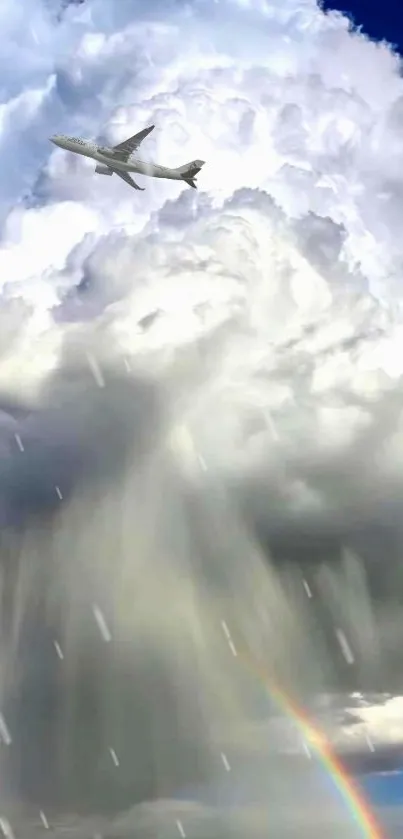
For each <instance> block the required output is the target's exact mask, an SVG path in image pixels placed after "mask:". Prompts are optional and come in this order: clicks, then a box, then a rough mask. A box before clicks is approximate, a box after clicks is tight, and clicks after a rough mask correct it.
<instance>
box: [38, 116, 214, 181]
mask: <svg viewBox="0 0 403 839" xmlns="http://www.w3.org/2000/svg"><path fill="white" fill-rule="evenodd" d="M153 128H155V126H154V125H150V126H149V127H148V128H143V130H142V131H139V132H138V134H134V136H133V137H129V138H128V139H127V140H124V141H123V142H122V143H118V145H117V146H112V147H110V148H109V147H108V146H98V145H97V144H96V143H95V142H93V141H92V140H84V139H83V138H82V137H66V136H65V135H64V134H54V135H53V137H50V141H51V142H52V143H54V144H55V146H59V148H61V149H65V150H66V151H72V152H75V153H76V154H81V155H84V156H85V157H91V158H93V160H95V161H96V162H97V165H96V167H95V172H96V173H97V175H118V177H119V178H122V180H124V181H125V182H126V183H127V184H129V186H132V187H133V189H140V190H142V191H143V192H144V187H141V186H139V185H138V184H137V183H136V181H135V180H134V179H133V178H132V177H131V175H130V174H129V173H130V172H137V173H138V174H141V175H148V176H149V177H151V178H167V179H169V180H173V181H185V182H186V183H187V184H188V185H189V186H191V187H193V189H197V186H196V175H197V174H198V173H199V172H200V169H201V168H202V166H204V163H205V161H204V160H192V161H191V163H186V164H185V165H184V166H179V167H178V168H177V169H169V168H168V167H167V166H158V165H157V164H156V163H145V162H144V161H142V160H139V159H138V158H137V157H133V154H134V152H136V151H137V149H138V148H139V146H140V144H141V143H142V142H143V140H145V138H146V137H148V135H149V134H150V132H151V131H152V130H153Z"/></svg>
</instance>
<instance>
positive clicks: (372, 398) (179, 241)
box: [0, 0, 403, 510]
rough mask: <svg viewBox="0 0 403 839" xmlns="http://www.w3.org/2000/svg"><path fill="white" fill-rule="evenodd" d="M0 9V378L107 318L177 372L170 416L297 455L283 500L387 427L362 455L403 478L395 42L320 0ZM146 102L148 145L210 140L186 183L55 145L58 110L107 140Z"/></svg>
mask: <svg viewBox="0 0 403 839" xmlns="http://www.w3.org/2000/svg"><path fill="white" fill-rule="evenodd" d="M134 12H135V13H134ZM23 19H25V20H28V21H29V26H24V27H22V26H21V22H22V20H23ZM2 23H4V26H2V30H1V33H2V34H1V36H0V37H1V39H2V50H1V55H2V59H1V60H2V61H7V66H8V67H10V66H12V67H13V68H15V72H13V73H11V74H10V73H9V74H3V79H4V84H3V103H2V105H1V111H0V115H1V120H0V150H1V154H2V161H3V174H4V176H3V180H2V192H1V196H0V198H1V200H0V211H1V220H2V238H1V243H0V275H1V288H2V291H1V295H2V296H1V307H2V308H1V317H2V320H3V319H4V322H5V330H4V332H5V334H6V335H7V336H9V338H8V339H7V342H4V341H3V342H2V344H1V352H2V355H1V362H0V384H1V386H2V387H3V389H4V388H7V387H12V388H14V390H18V388H20V389H22V390H24V388H30V389H31V390H30V391H29V392H31V391H35V387H36V385H37V384H38V383H39V382H41V381H42V380H43V378H44V377H46V375H47V374H48V373H49V371H50V370H52V368H53V367H56V366H57V362H58V358H59V354H60V353H61V352H62V350H63V346H64V342H65V340H73V341H74V340H75V338H76V339H77V340H80V341H84V342H85V341H86V340H88V341H89V342H91V341H92V340H93V337H94V335H95V334H96V335H97V336H98V338H97V340H98V343H99V335H102V336H103V351H104V352H105V353H106V354H107V353H108V351H109V350H108V347H110V348H111V350H110V351H111V352H113V353H115V352H116V350H118V352H121V353H124V355H125V357H126V358H128V357H129V356H135V357H136V364H137V365H140V367H141V366H143V367H144V368H145V369H146V370H147V369H150V368H152V369H153V371H154V372H155V371H159V374H160V375H161V377H162V378H164V377H168V378H169V381H170V382H171V383H172V386H173V388H174V389H175V387H176V388H178V392H180V394H181V400H180V405H181V411H182V412H183V416H181V421H183V422H185V424H187V425H188V426H189V428H191V434H192V435H196V436H197V445H198V447H199V448H201V449H203V457H204V456H205V457H206V458H207V460H208V459H209V458H210V462H214V463H215V464H216V467H217V468H223V469H224V471H226V470H230V471H231V472H232V473H233V472H234V470H235V471H237V470H239V469H240V470H241V471H242V472H243V471H244V470H246V471H247V472H250V470H251V469H252V471H253V470H254V469H255V468H257V465H258V463H259V462H261V459H262V456H263V457H266V458H267V457H274V458H275V460H276V463H278V462H279V463H280V464H281V463H283V461H284V458H286V459H287V458H288V460H289V459H291V461H292V463H293V464H294V466H293V467H292V469H294V468H295V471H296V476H294V478H293V479H292V480H291V488H288V489H287V491H286V489H285V488H284V493H285V495H284V503H285V504H287V505H290V506H291V509H292V510H293V509H294V506H295V505H296V508H297V509H298V510H299V509H300V505H302V506H304V504H306V505H308V507H309V509H311V506H312V504H313V506H314V507H315V505H316V506H317V505H319V507H321V505H322V504H325V506H326V505H327V504H330V507H332V505H333V506H334V505H336V506H337V505H340V504H341V501H340V493H339V494H337V493H336V496H337V498H335V497H334V496H332V499H329V498H327V500H326V501H324V497H325V498H326V491H325V490H324V488H323V486H322V485H321V482H320V481H317V480H315V479H314V477H313V475H312V474H311V473H312V468H311V466H309V468H308V466H306V464H305V465H303V464H302V461H303V460H304V458H302V457H301V451H303V452H304V457H305V460H306V461H307V462H309V463H311V460H313V462H314V463H316V461H317V459H318V458H325V460H326V459H329V458H330V461H329V464H330V465H329V468H333V467H332V466H331V463H333V460H334V458H335V457H342V454H343V453H344V454H345V455H346V453H347V452H350V454H351V447H353V448H354V453H355V454H354V457H356V458H357V462H358V461H359V459H360V458H362V457H365V458H366V444H365V443H363V442H362V440H363V439H364V438H365V440H367V439H368V440H369V441H370V442H368V445H369V446H370V447H372V446H373V445H375V442H374V441H376V443H377V445H378V444H379V452H380V453H379V456H378V457H377V462H376V464H373V467H371V469H372V471H371V469H370V468H369V466H368V464H367V467H366V468H367V469H368V470H369V471H370V472H371V476H372V477H373V476H374V475H375V474H377V473H378V470H380V474H381V476H383V479H384V481H385V482H386V483H388V482H390V481H392V483H393V482H394V480H395V478H394V477H393V476H394V475H395V472H396V469H398V468H400V461H401V453H400V450H399V447H398V445H397V443H396V437H395V435H396V434H397V431H398V429H399V412H398V411H397V410H396V404H397V403H398V402H399V398H400V397H399V378H400V375H401V372H402V362H401V345H402V340H403V333H402V327H401V322H400V310H401V306H400V288H399V277H400V270H401V264H402V257H403V244H402V239H401V232H400V203H401V190H402V176H401V172H402V171H403V167H402V154H403V153H402V148H403V145H402V142H401V140H402V132H403V124H402V114H403V105H402V103H403V82H402V79H401V77H400V75H399V66H400V65H399V60H398V58H397V56H396V55H395V54H394V53H393V52H392V50H391V48H389V47H388V46H387V45H385V44H381V45H379V44H374V43H372V42H370V41H369V40H368V39H367V38H365V37H364V36H363V35H361V34H358V33H356V32H353V31H351V28H350V25H349V22H348V21H347V19H346V18H344V17H343V16H341V15H339V14H336V13H330V14H326V15H325V14H324V13H323V12H322V11H321V10H320V9H319V8H318V7H317V6H316V4H315V3H314V2H313V0H312V2H304V3H303V2H298V0H288V2H287V3H285V4H283V5H282V8H281V10H280V9H279V8H278V6H277V4H275V3H270V2H269V0H267V2H263V0H262V2H259V3H255V2H250V3H245V2H230V0H228V2H223V3H219V4H216V3H214V2H211V3H209V2H208V3H198V2H195V3H194V4H193V5H192V4H188V5H186V6H185V5H184V4H183V5H182V4H179V5H175V6H174V5H169V4H167V5H165V6H164V5H163V4H156V5H155V6H154V7H153V12H152V13H150V12H149V11H148V9H147V8H146V6H145V5H144V6H142V5H141V4H138V5H137V6H136V7H135V10H134V11H133V7H132V6H130V9H129V6H128V5H126V4H116V3H113V2H112V0H111V2H108V0H87V2H85V3H84V4H81V5H71V6H70V7H68V8H66V9H65V10H64V12H63V15H61V16H59V17H58V16H57V15H55V14H54V10H50V8H49V5H46V4H45V3H44V2H39V0H37V2H29V3H28V2H26V3H24V2H21V4H19V5H18V8H17V7H16V6H15V5H14V4H12V3H11V2H6V3H5V4H3V7H2ZM21 33H22V34H21ZM73 55H74V58H73ZM151 122H153V123H155V125H156V129H155V131H154V133H153V134H152V135H151V136H150V138H149V139H148V140H147V141H146V143H145V144H144V147H143V149H142V151H143V152H144V155H145V156H150V157H151V158H156V159H157V160H159V161H161V162H163V163H167V164H172V165H173V166H176V165H179V164H181V163H183V162H185V161H187V160H191V159H193V158H195V157H201V158H203V159H204V160H206V165H205V167H204V169H203V170H202V172H201V174H200V176H199V191H198V192H197V193H193V192H191V191H189V190H187V188H182V187H179V186H178V185H177V184H175V183H170V182H164V181H156V180H144V185H145V187H146V191H145V192H144V193H142V195H141V196H140V195H138V194H137V193H134V192H133V191H130V190H129V189H128V188H126V187H125V185H124V184H122V183H121V182H120V181H118V180H117V179H116V181H115V179H111V181H109V180H108V183H105V181H104V180H103V179H102V178H97V177H96V176H95V175H94V174H93V164H92V163H91V162H89V161H87V160H85V159H81V158H75V157H74V156H72V155H68V154H67V153H65V152H64V151H61V150H59V149H54V148H53V147H52V146H51V144H50V143H48V137H49V136H50V135H51V134H53V133H55V132H56V131H63V132H67V133H72V134H80V135H83V136H89V137H96V136H97V137H102V138H104V139H105V141H111V142H113V141H118V140H120V139H122V138H124V137H125V136H127V135H129V134H131V133H133V132H135V131H136V130H137V129H140V128H141V127H143V126H144V125H146V124H149V123H151ZM9 318H11V320H9ZM85 336H87V338H86V337H85ZM112 347H113V350H112ZM105 348H106V349H105ZM178 370H179V372H178ZM184 371H185V372H184ZM174 383H175V384H174ZM386 403H387V405H388V406H390V404H392V407H390V410H389V409H387V408H386V407H385V404H386ZM212 406H214V410H215V422H214V425H213V426H212V425H211V423H209V422H208V418H209V417H210V416H211V410H212ZM381 406H383V408H382V409H381ZM386 415H387V416H386ZM391 415H393V419H391ZM385 417H386V418H385ZM360 441H361V442H360ZM356 449H357V451H356ZM389 450H390V451H392V450H393V457H392V456H391V455H390V454H387V453H388V452H389ZM385 452H386V454H385ZM363 453H364V454H363ZM349 457H350V455H349ZM347 459H348V458H347ZM380 461H382V462H380ZM292 469H291V471H292ZM314 471H315V470H314ZM346 471H347V472H348V470H347V467H346ZM273 474H274V473H273ZM280 474H281V476H282V477H281V479H280ZM276 475H277V478H276V480H278V482H279V483H280V484H281V483H282V482H283V481H284V482H285V484H287V481H288V479H289V475H288V473H287V470H286V471H284V469H282V468H280V466H278V469H277V471H276ZM356 483H359V481H356V482H354V481H353V479H352V477H351V475H350V476H349V477H348V479H347V477H346V478H345V489H346V492H347V491H348V490H349V489H352V491H354V492H355V493H356V492H357V487H356V485H355V484H356ZM351 484H353V485H354V486H353V487H351ZM313 485H315V486H313ZM388 485H389V483H388ZM380 486H382V488H384V484H383V483H382V481H381V484H380ZM360 492H362V494H363V496H365V495H366V486H365V487H361V488H360ZM341 494H342V493H341ZM330 495H332V493H330ZM304 499H305V500H304Z"/></svg>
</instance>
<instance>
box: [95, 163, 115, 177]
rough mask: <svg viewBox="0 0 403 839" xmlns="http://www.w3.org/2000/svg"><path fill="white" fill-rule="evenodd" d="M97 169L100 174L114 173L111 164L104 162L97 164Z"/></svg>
mask: <svg viewBox="0 0 403 839" xmlns="http://www.w3.org/2000/svg"><path fill="white" fill-rule="evenodd" d="M95 171H96V172H97V174H98V175H113V172H112V169H110V168H109V166H104V165H103V164H102V163H98V164H97V166H96V167H95Z"/></svg>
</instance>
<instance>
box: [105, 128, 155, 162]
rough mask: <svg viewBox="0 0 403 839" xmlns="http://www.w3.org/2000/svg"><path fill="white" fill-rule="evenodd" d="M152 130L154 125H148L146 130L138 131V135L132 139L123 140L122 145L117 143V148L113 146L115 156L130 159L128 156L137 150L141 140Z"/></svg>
mask: <svg viewBox="0 0 403 839" xmlns="http://www.w3.org/2000/svg"><path fill="white" fill-rule="evenodd" d="M153 128H155V126H154V125H150V126H149V127H148V128H143V130H142V131H139V132H138V134H134V135H133V137H129V138H128V139H127V140H123V143H118V145H117V146H113V151H114V153H115V155H118V156H119V157H123V158H128V157H130V155H131V154H133V152H134V151H136V149H138V147H139V146H140V144H141V143H142V142H143V140H145V138H146V137H148V135H149V134H151V131H152V130H153Z"/></svg>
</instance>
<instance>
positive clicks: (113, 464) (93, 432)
mask: <svg viewBox="0 0 403 839" xmlns="http://www.w3.org/2000/svg"><path fill="white" fill-rule="evenodd" d="M95 363H96V362H95ZM122 367H123V364H122ZM99 372H100V376H101V377H102V386H101V387H100V386H99V384H98V383H97V381H96V380H95V379H94V374H93V372H91V369H90V366H89V364H84V363H81V364H80V363H77V362H76V363H70V362H67V363H66V365H65V366H64V367H63V368H62V369H60V370H59V371H58V372H57V373H55V374H54V375H53V376H51V378H50V380H49V381H48V382H47V383H46V386H45V387H44V389H43V391H42V395H41V400H40V407H38V408H36V409H35V410H33V411H29V409H24V414H23V415H22V416H21V410H17V411H16V410H15V409H14V406H13V405H11V408H9V409H8V405H7V401H5V400H3V402H2V403H1V404H5V405H6V406H7V407H6V410H9V411H10V413H11V414H12V415H13V418H14V419H13V424H12V433H10V430H8V431H7V432H3V438H4V437H5V440H4V442H5V443H7V444H8V451H7V453H3V455H2V457H1V461H0V467H1V468H0V499H1V500H0V509H1V513H2V522H3V525H4V524H10V525H19V526H21V525H22V526H23V525H24V524H25V523H26V518H27V516H30V515H32V514H37V513H42V514H47V513H50V512H51V511H52V510H56V509H57V507H58V506H59V505H60V500H59V498H58V495H57V491H56V487H58V488H59V489H60V492H61V493H62V495H63V497H64V498H65V499H66V501H67V500H68V498H69V497H70V494H71V493H72V492H74V491H75V492H77V491H79V490H80V489H82V490H85V488H86V487H87V486H89V485H91V484H93V483H94V482H95V483H99V482H100V483H101V484H102V483H105V482H106V483H107V482H108V479H113V478H115V479H116V478H117V476H118V475H121V473H122V469H123V468H124V464H125V460H126V458H127V456H128V451H129V449H130V451H131V453H133V447H134V450H135V451H136V454H137V456H138V457H139V458H141V457H142V455H143V453H144V452H145V451H147V449H148V448H149V447H150V446H152V445H153V443H154V440H155V435H156V434H157V426H158V423H159V420H160V416H159V405H158V395H157V392H156V390H155V387H154V386H153V384H152V383H151V382H148V381H147V380H146V379H137V380H136V379H135V378H133V377H132V376H129V375H128V374H127V373H126V374H125V373H124V372H122V373H121V374H119V373H117V371H116V369H113V367H111V366H110V365H107V366H106V369H105V368H102V364H101V365H100V371H99ZM15 435H18V437H19V439H20V441H21V444H22V447H23V451H20V449H19V446H18V444H17V442H16V438H15Z"/></svg>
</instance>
